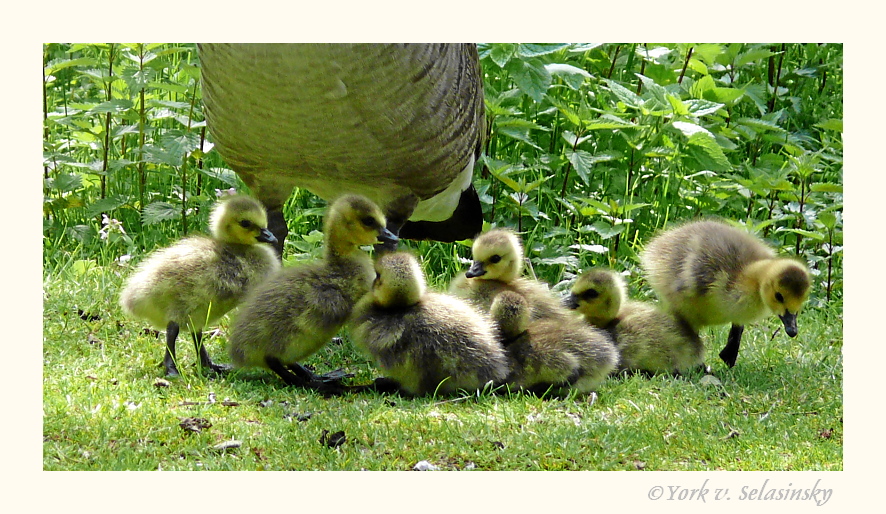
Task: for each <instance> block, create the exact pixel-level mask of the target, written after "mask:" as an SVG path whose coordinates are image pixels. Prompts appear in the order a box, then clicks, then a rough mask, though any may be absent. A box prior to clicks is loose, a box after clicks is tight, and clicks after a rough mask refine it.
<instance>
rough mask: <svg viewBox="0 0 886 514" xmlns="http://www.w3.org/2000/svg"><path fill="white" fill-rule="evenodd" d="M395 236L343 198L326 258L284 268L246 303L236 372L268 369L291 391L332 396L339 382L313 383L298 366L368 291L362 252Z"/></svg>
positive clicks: (376, 216) (235, 332) (235, 334)
mask: <svg viewBox="0 0 886 514" xmlns="http://www.w3.org/2000/svg"><path fill="white" fill-rule="evenodd" d="M377 240H381V241H383V242H392V243H395V242H396V240H397V237H396V236H394V235H393V234H391V233H390V232H389V231H388V230H387V229H386V228H385V217H384V216H383V215H382V213H381V211H380V210H379V208H378V207H377V206H376V205H375V204H374V203H372V202H371V201H370V200H368V199H367V198H365V197H363V196H359V195H345V196H342V197H340V198H339V199H337V200H336V201H335V202H333V203H332V205H331V206H330V207H329V209H328V212H327V214H326V218H325V220H324V245H325V247H324V258H323V259H322V260H320V261H318V262H313V263H309V264H304V265H300V266H294V267H289V268H283V269H282V270H280V271H279V272H278V273H277V274H275V275H274V276H272V277H270V278H269V279H268V280H267V281H265V282H264V283H263V284H262V285H261V286H260V287H259V288H257V289H256V290H255V291H254V292H253V293H252V294H251V295H249V297H248V298H247V299H246V301H245V302H244V305H243V308H242V309H241V310H240V314H239V316H238V317H237V319H236V320H235V321H234V324H233V327H232V330H231V337H230V345H231V346H230V351H231V358H232V359H233V361H234V365H235V366H237V367H252V366H257V367H265V368H268V369H270V370H272V371H274V372H275V373H277V374H278V375H280V377H281V378H282V379H283V380H284V381H285V382H286V383H287V384H289V385H297V386H302V387H309V388H315V389H319V390H323V391H324V392H328V391H330V390H333V389H335V386H334V385H331V384H329V382H331V381H334V379H335V378H336V377H337V378H340V377H341V375H334V374H330V375H327V376H321V377H318V376H315V375H314V374H313V373H311V372H310V371H309V370H307V369H306V368H304V367H303V366H302V365H301V364H299V362H300V361H302V360H303V359H305V358H307V357H309V356H310V355H312V354H314V353H315V352H316V351H317V350H319V349H320V348H322V347H323V346H324V345H325V344H326V343H327V342H328V341H329V340H330V338H332V337H333V336H334V335H335V334H336V332H338V330H339V329H340V328H341V327H342V325H343V324H344V323H345V321H347V319H348V316H349V315H350V314H351V310H352V309H353V307H354V304H355V303H356V302H357V300H358V299H360V297H362V296H363V295H364V294H366V293H367V292H368V291H369V287H370V285H371V284H372V280H373V278H374V277H375V271H374V270H373V267H372V260H371V259H370V258H369V255H368V254H366V252H364V251H363V250H361V249H360V246H365V245H372V244H375V243H376V242H377Z"/></svg>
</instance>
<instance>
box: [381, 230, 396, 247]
mask: <svg viewBox="0 0 886 514" xmlns="http://www.w3.org/2000/svg"><path fill="white" fill-rule="evenodd" d="M378 240H379V241H381V242H382V244H383V245H384V246H385V248H387V249H391V250H396V249H397V243H399V242H400V238H399V237H397V236H396V235H395V234H394V233H393V232H391V231H390V230H388V229H387V228H385V227H382V229H381V232H379V234H378Z"/></svg>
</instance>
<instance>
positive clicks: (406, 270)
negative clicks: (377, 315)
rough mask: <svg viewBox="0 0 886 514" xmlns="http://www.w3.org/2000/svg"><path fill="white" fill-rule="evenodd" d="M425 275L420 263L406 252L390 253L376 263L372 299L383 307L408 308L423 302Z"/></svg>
mask: <svg viewBox="0 0 886 514" xmlns="http://www.w3.org/2000/svg"><path fill="white" fill-rule="evenodd" d="M426 287H427V286H426V283H425V275H424V273H423V272H422V270H421V266H419V264H418V261H417V260H416V259H415V257H413V256H412V254H409V253H406V252H396V253H388V254H385V255H382V256H381V257H379V258H378V260H377V261H376V263H375V281H374V282H373V283H372V297H373V299H374V301H375V303H376V304H377V305H379V306H382V307H408V306H410V305H415V304H416V303H418V302H419V300H421V297H422V296H424V294H425V289H426Z"/></svg>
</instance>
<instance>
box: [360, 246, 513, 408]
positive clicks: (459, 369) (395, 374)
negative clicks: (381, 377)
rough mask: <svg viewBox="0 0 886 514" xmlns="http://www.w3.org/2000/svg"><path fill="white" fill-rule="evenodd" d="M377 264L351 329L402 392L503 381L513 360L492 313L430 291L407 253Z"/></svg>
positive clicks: (386, 257) (421, 392)
mask: <svg viewBox="0 0 886 514" xmlns="http://www.w3.org/2000/svg"><path fill="white" fill-rule="evenodd" d="M375 270H376V278H375V282H374V283H373V285H372V291H371V292H370V293H369V294H367V295H366V296H364V297H363V299H361V300H360V302H358V303H357V305H356V307H355V308H354V313H353V317H352V320H351V322H350V325H349V328H350V334H351V337H352V340H353V342H354V344H355V345H356V346H357V347H358V348H360V349H361V350H362V351H363V352H364V353H366V354H367V355H369V356H370V357H371V358H372V359H373V360H374V361H375V362H376V363H377V364H378V366H379V367H381V368H382V370H384V373H385V375H386V376H388V377H390V378H393V379H394V380H395V381H396V382H397V383H398V384H399V389H400V390H401V391H403V392H405V393H407V394H410V395H424V394H429V393H435V392H437V393H441V394H450V393H453V392H455V391H457V390H459V389H465V390H477V389H481V388H482V387H483V386H484V385H485V384H487V383H490V382H491V383H492V384H500V383H502V382H503V381H504V379H505V378H506V376H507V374H508V360H507V357H506V355H505V352H504V350H503V349H502V347H501V345H500V344H499V342H498V339H497V338H496V333H495V328H494V326H493V324H492V322H491V321H490V320H489V317H488V316H486V315H485V314H481V313H480V312H478V311H477V310H476V309H474V308H473V307H471V306H470V305H468V304H467V303H466V302H464V301H462V300H460V299H458V298H456V297H454V296H450V295H447V294H443V293H436V292H430V291H427V290H426V284H425V277H424V274H423V273H422V270H421V267H420V266H419V264H418V261H416V259H415V257H413V256H412V255H411V254H409V253H404V252H398V253H390V254H386V255H383V256H381V257H380V258H379V259H378V261H377V262H376V264H375Z"/></svg>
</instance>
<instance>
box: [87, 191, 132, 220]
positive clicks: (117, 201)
mask: <svg viewBox="0 0 886 514" xmlns="http://www.w3.org/2000/svg"><path fill="white" fill-rule="evenodd" d="M126 201H127V199H126V197H125V196H123V195H114V196H109V197H107V198H102V199H101V200H98V201H96V202H94V203H92V204H91V205H90V206H89V208H88V209H86V215H87V216H89V217H92V216H98V215H99V214H101V213H103V212H110V211H113V210H114V209H116V208H118V207H120V206H121V205H125V204H126Z"/></svg>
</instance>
